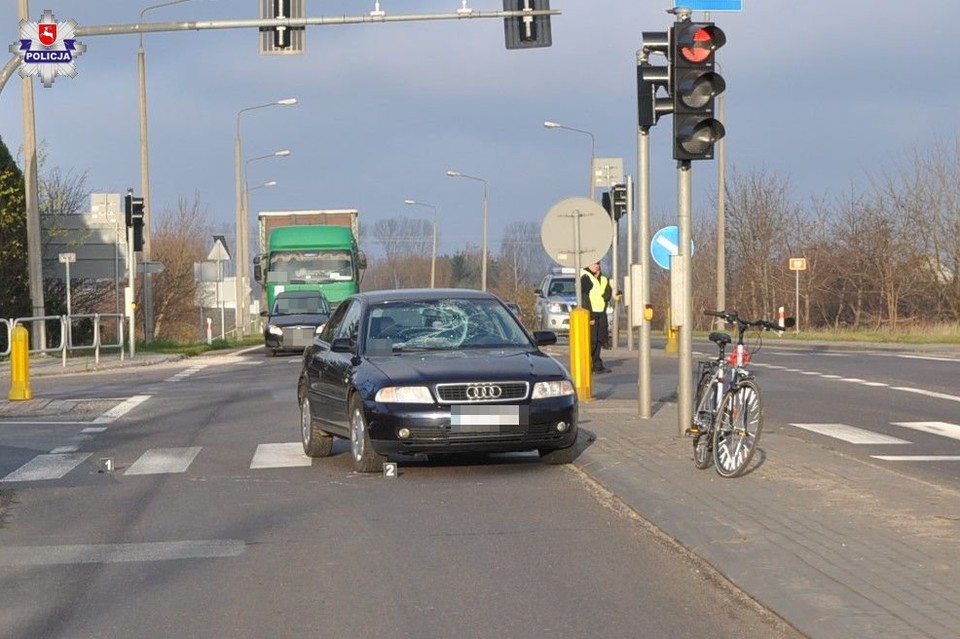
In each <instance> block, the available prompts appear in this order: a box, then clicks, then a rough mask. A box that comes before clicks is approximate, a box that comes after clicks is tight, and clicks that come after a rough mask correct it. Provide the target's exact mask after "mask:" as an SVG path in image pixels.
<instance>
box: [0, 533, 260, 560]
mask: <svg viewBox="0 0 960 639" xmlns="http://www.w3.org/2000/svg"><path fill="white" fill-rule="evenodd" d="M245 550H246V543H244V542H243V541H242V540H238V539H201V540H198V541H157V542H148V543H136V544H85V545H74V546H7V547H0V566H52V565H56V564H113V563H120V562H129V561H168V560H171V559H202V558H209V557H236V556H238V555H241V554H243V552H244V551H245Z"/></svg>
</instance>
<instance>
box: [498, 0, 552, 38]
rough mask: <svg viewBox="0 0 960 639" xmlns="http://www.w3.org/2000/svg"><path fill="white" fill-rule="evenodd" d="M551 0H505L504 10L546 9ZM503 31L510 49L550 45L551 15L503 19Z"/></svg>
mask: <svg viewBox="0 0 960 639" xmlns="http://www.w3.org/2000/svg"><path fill="white" fill-rule="evenodd" d="M549 8H550V0H503V10H504V11H527V12H530V11H545V10H547V9H549ZM503 32H504V36H505V38H506V43H507V48H508V49H532V48H534V47H549V46H550V45H551V44H552V37H551V35H550V16H548V15H546V16H533V15H525V16H521V17H519V18H515V17H511V18H504V19H503Z"/></svg>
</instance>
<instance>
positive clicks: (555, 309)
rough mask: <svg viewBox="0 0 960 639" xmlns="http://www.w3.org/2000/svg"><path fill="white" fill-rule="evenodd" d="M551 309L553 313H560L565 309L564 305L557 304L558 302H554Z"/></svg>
mask: <svg viewBox="0 0 960 639" xmlns="http://www.w3.org/2000/svg"><path fill="white" fill-rule="evenodd" d="M549 309H550V312H551V313H559V312H560V311H562V310H563V306H562V305H561V304H557V303H556V302H552V303H551V304H550V306H549Z"/></svg>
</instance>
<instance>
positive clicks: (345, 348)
mask: <svg viewBox="0 0 960 639" xmlns="http://www.w3.org/2000/svg"><path fill="white" fill-rule="evenodd" d="M330 350H331V351H333V352H334V353H352V352H353V342H352V341H351V339H350V338H349V337H335V338H334V340H333V341H332V342H330Z"/></svg>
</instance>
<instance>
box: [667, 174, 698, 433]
mask: <svg viewBox="0 0 960 639" xmlns="http://www.w3.org/2000/svg"><path fill="white" fill-rule="evenodd" d="M690 171H691V169H690V160H681V161H679V162H677V226H678V227H679V230H680V246H679V247H678V249H677V255H676V256H675V257H674V260H673V262H675V263H677V266H679V267H680V268H679V269H678V270H679V273H676V274H672V275H674V277H676V276H679V278H680V281H679V282H677V283H676V285H677V286H678V287H679V289H678V295H677V296H676V298H675V299H676V300H677V301H678V302H679V304H678V305H679V306H681V308H679V309H678V308H674V309H673V310H672V312H671V318H674V325H675V326H677V327H679V329H680V334H679V338H680V344H679V354H680V358H679V359H680V361H679V368H678V375H679V378H680V381H679V384H678V388H677V403H678V405H677V421H678V426H679V434H680V436H681V437H682V436H683V434H684V432H685V431H686V429H687V426H689V425H690V424H691V423H693V308H692V307H693V303H692V302H693V300H692V295H691V292H692V289H693V274H692V273H691V270H692V269H691V260H690V241H691V235H692V234H691V230H690V218H691V212H690V209H691V206H690V201H691V183H692V179H691V173H690ZM671 270H672V266H671Z"/></svg>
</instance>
